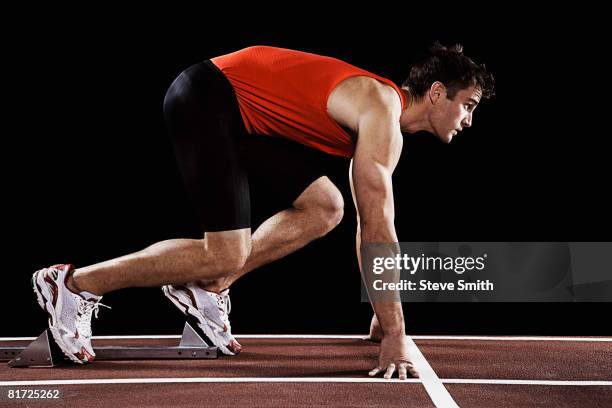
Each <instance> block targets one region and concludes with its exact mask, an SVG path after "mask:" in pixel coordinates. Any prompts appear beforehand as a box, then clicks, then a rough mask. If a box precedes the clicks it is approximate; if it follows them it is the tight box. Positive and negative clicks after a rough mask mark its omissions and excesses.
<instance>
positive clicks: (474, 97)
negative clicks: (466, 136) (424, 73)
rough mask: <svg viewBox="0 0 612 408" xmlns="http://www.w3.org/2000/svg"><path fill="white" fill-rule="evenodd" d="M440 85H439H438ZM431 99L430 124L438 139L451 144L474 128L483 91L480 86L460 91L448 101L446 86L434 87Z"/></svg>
mask: <svg viewBox="0 0 612 408" xmlns="http://www.w3.org/2000/svg"><path fill="white" fill-rule="evenodd" d="M438 84H439V83H438ZM430 97H431V100H432V103H433V107H432V110H431V116H430V122H431V127H432V129H433V131H434V134H435V135H436V137H438V138H439V139H440V140H442V141H443V142H444V143H450V142H451V140H453V137H454V136H456V135H457V134H458V133H459V132H461V131H462V130H463V129H465V128H466V127H470V126H472V118H473V114H474V109H476V106H478V103H479V102H480V98H481V97H482V91H481V89H480V88H479V87H478V86H470V87H469V88H466V89H461V90H459V91H458V92H457V93H456V94H455V96H454V98H453V99H448V97H447V89H446V88H445V87H444V85H442V84H439V85H437V86H433V87H432V90H431V93H430Z"/></svg>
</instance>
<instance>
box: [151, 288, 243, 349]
mask: <svg viewBox="0 0 612 408" xmlns="http://www.w3.org/2000/svg"><path fill="white" fill-rule="evenodd" d="M162 291H163V292H164V295H166V297H167V298H168V299H170V301H172V303H174V305H175V306H176V307H178V308H179V309H180V311H181V312H183V313H184V314H185V315H187V317H188V320H193V321H194V323H196V324H197V325H198V327H199V328H200V329H201V330H202V331H203V332H204V334H205V335H206V337H207V338H208V340H210V342H212V344H213V345H215V346H217V347H218V348H219V351H221V352H222V353H223V354H227V355H230V356H233V355H236V354H238V353H240V351H241V350H242V346H241V345H240V343H238V341H236V339H235V338H234V336H232V327H231V325H230V322H229V313H230V310H231V303H230V298H229V289H225V290H224V291H223V292H221V293H220V294H217V293H214V292H209V291H207V290H204V289H202V288H200V287H199V286H197V285H196V284H194V283H188V284H186V285H165V286H163V287H162ZM189 318H191V319H189Z"/></svg>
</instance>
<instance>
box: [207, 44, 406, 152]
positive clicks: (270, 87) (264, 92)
mask: <svg viewBox="0 0 612 408" xmlns="http://www.w3.org/2000/svg"><path fill="white" fill-rule="evenodd" d="M211 61H212V62H213V63H214V64H215V65H216V66H217V67H218V68H219V69H220V70H221V71H222V72H223V74H224V75H225V76H226V77H227V79H228V80H229V82H230V83H231V84H232V86H233V88H234V91H235V93H236V97H237V99H238V104H239V105H240V113H241V114H242V119H243V121H244V125H245V127H246V129H247V132H248V133H249V134H260V135H268V136H280V137H285V138H287V139H291V140H293V141H296V142H298V143H301V144H304V145H306V146H309V147H312V148H315V149H318V150H321V151H323V152H325V153H328V154H333V155H336V156H343V157H352V156H353V152H354V150H355V140H353V139H352V138H351V136H350V135H349V134H348V133H347V132H346V131H345V130H344V129H343V128H342V127H341V126H340V125H339V124H338V123H337V122H336V121H335V120H334V119H332V118H331V116H329V114H328V113H327V99H328V97H329V94H330V93H331V92H332V91H333V90H334V88H335V87H336V86H337V85H338V84H339V83H340V82H342V81H344V80H345V79H347V78H349V77H353V76H367V77H371V78H374V79H376V80H378V81H380V82H383V83H385V84H387V85H390V86H392V87H393V88H395V90H396V91H397V93H398V94H399V95H400V98H401V101H402V109H404V108H405V106H406V100H405V97H404V94H403V93H402V92H401V91H400V89H399V88H398V87H397V85H395V84H394V83H393V82H391V81H390V80H388V79H385V78H382V77H380V76H378V75H375V74H372V73H370V72H368V71H365V70H363V69H360V68H357V67H355V66H352V65H350V64H348V63H346V62H344V61H340V60H338V59H335V58H330V57H324V56H320V55H315V54H309V53H306V52H301V51H293V50H288V49H283V48H274V47H266V46H256V47H249V48H245V49H243V50H240V51H236V52H233V53H231V54H227V55H222V56H219V57H216V58H212V59H211Z"/></svg>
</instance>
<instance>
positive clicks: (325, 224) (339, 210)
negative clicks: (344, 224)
mask: <svg viewBox="0 0 612 408" xmlns="http://www.w3.org/2000/svg"><path fill="white" fill-rule="evenodd" d="M311 210H312V211H313V212H314V213H315V214H316V217H317V219H318V221H319V222H318V223H316V224H317V227H318V232H319V235H325V234H327V233H328V232H330V231H331V230H333V229H334V228H335V227H336V226H337V225H338V224H340V221H342V217H343V216H344V200H343V199H342V194H341V193H340V191H338V190H335V191H331V192H329V193H328V194H326V195H325V196H322V197H321V198H320V199H319V200H318V201H317V202H316V203H314V205H313V206H312V207H311Z"/></svg>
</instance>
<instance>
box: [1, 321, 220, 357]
mask: <svg viewBox="0 0 612 408" xmlns="http://www.w3.org/2000/svg"><path fill="white" fill-rule="evenodd" d="M94 352H95V353H96V358H95V360H96V361H97V360H199V359H214V358H217V357H218V352H217V347H212V346H210V345H209V344H208V343H206V341H204V340H203V339H202V337H201V336H200V335H199V334H198V332H197V331H196V330H195V329H194V328H193V327H192V326H191V325H190V324H189V322H185V327H184V328H183V335H182V336H181V341H180V343H179V345H178V346H174V347H172V346H103V347H94ZM0 360H11V361H9V363H8V365H9V367H55V366H57V365H60V364H62V363H64V362H65V361H68V362H70V360H69V359H68V358H67V357H66V356H64V353H62V351H61V349H60V348H59V346H58V345H57V344H56V343H55V340H53V336H52V335H51V332H50V330H49V329H47V330H45V331H44V332H42V334H41V335H40V336H38V337H37V338H36V340H34V341H33V342H32V343H30V344H29V345H28V346H25V347H23V346H16V347H0Z"/></svg>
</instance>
